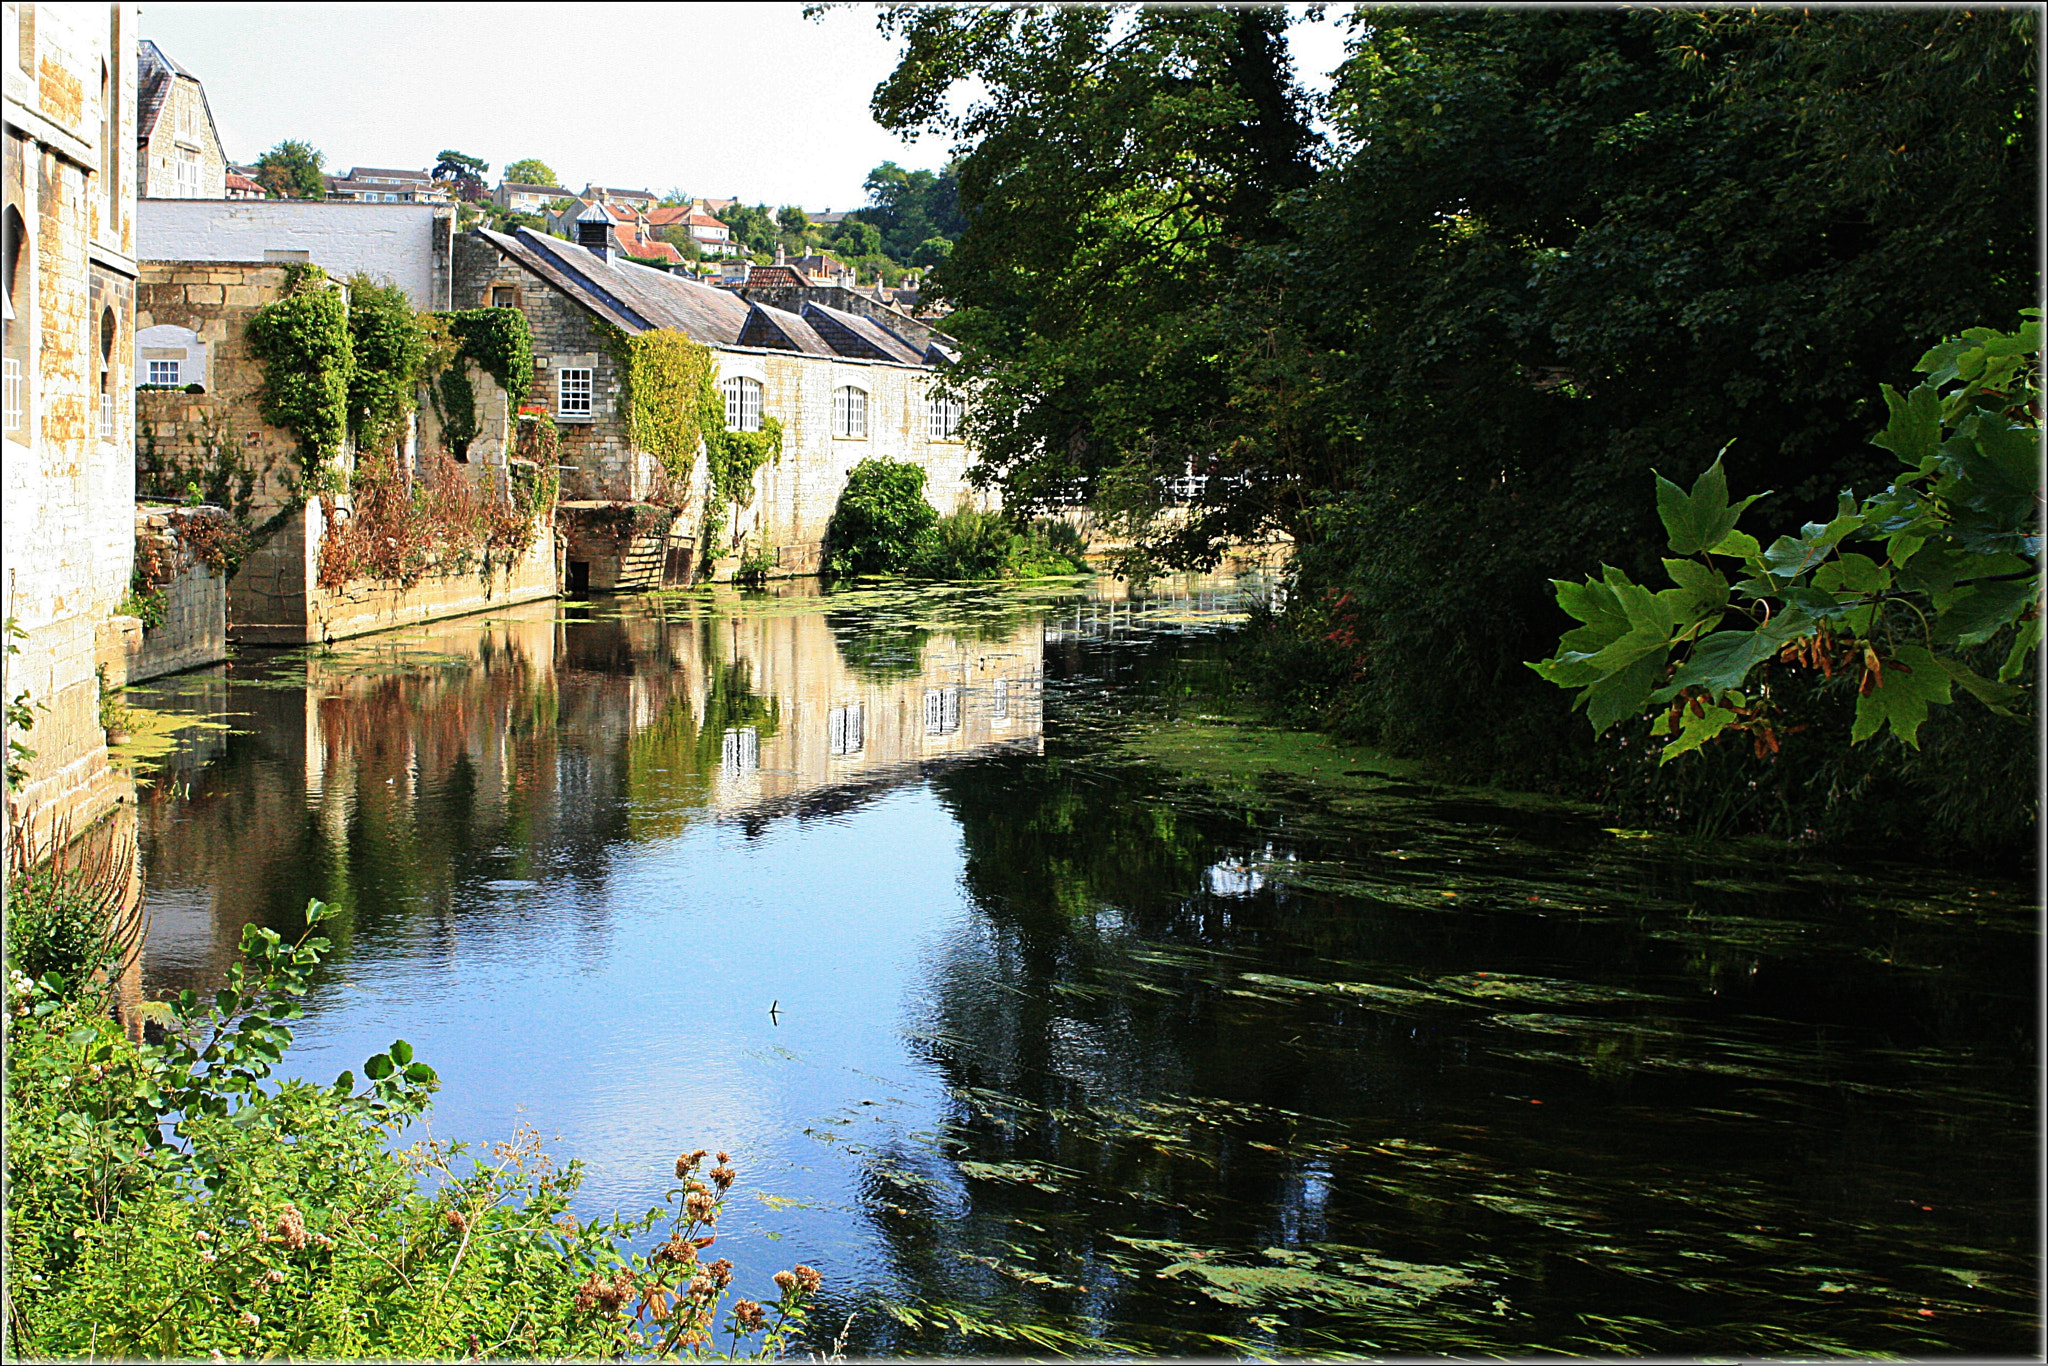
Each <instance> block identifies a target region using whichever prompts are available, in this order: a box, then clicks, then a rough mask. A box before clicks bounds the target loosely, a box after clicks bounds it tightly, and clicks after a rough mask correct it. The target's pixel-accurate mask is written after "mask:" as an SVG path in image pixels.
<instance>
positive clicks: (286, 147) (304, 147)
mask: <svg viewBox="0 0 2048 1366" xmlns="http://www.w3.org/2000/svg"><path fill="white" fill-rule="evenodd" d="M322 160H323V158H322V156H321V154H320V149H319V148H317V147H315V146H314V145H313V144H312V143H310V142H298V141H296V140H294V139H291V138H286V139H285V140H284V141H282V142H280V143H278V144H277V146H275V147H273V148H271V149H270V150H269V151H267V152H265V153H264V154H263V155H262V156H260V157H258V158H256V181H257V183H258V184H260V185H261V186H263V188H264V190H266V191H267V192H268V193H269V194H270V197H271V198H273V199H325V198H326V197H327V182H326V181H325V180H323V179H322V178H321V176H320V165H321V162H322Z"/></svg>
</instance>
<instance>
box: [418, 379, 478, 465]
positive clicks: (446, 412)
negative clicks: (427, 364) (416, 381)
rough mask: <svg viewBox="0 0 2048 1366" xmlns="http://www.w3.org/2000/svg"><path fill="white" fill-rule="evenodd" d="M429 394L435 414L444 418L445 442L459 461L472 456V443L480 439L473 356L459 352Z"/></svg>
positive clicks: (443, 438)
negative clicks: (472, 380) (472, 377)
mask: <svg viewBox="0 0 2048 1366" xmlns="http://www.w3.org/2000/svg"><path fill="white" fill-rule="evenodd" d="M427 397H428V399H429V401H431V402H432V403H433V405H434V415H435V416H436V417H438V418H440V419H441V444H442V445H444V446H446V447H447V448H448V452H449V454H451V455H453V456H454V457H455V458H456V459H457V460H467V459H469V443H470V442H472V441H474V440H476V434H477V431H478V430H479V427H480V424H479V423H478V422H477V420H476V386H475V385H473V384H471V383H470V382H469V358H468V357H467V356H463V355H459V354H458V355H457V356H456V357H455V358H454V359H453V360H451V361H449V362H448V368H447V369H445V370H443V371H442V372H441V373H440V374H439V375H438V376H437V377H435V378H434V379H433V380H432V381H430V382H429V383H428V385H427Z"/></svg>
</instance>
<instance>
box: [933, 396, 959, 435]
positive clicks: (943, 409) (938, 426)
mask: <svg viewBox="0 0 2048 1366" xmlns="http://www.w3.org/2000/svg"><path fill="white" fill-rule="evenodd" d="M924 414H925V432H926V434H927V435H929V436H930V437H931V439H932V440H934V441H958V440H959V439H960V400H959V399H957V398H944V397H941V396H940V395H938V394H933V395H932V396H931V397H930V398H927V399H926V400H925V401H924Z"/></svg>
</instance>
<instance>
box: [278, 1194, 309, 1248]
mask: <svg viewBox="0 0 2048 1366" xmlns="http://www.w3.org/2000/svg"><path fill="white" fill-rule="evenodd" d="M276 1236H277V1241H279V1242H280V1243H283V1244H284V1245H285V1246H286V1247H287V1248H290V1249H291V1250H292V1251H293V1252H298V1251H300V1250H302V1249H303V1248H304V1247H305V1246H306V1216H305V1215H303V1214H300V1213H299V1211H298V1207H297V1206H295V1205H286V1206H285V1207H284V1213H283V1214H280V1215H278V1216H277V1235H276Z"/></svg>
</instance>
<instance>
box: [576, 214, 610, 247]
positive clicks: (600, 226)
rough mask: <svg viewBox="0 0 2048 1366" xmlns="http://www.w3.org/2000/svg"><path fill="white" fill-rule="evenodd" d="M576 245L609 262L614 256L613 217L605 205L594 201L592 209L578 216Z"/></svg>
mask: <svg viewBox="0 0 2048 1366" xmlns="http://www.w3.org/2000/svg"><path fill="white" fill-rule="evenodd" d="M576 245H577V246H579V247H583V248H584V249H586V250H588V251H589V252H591V253H592V254H593V255H596V256H599V257H602V258H603V259H605V260H607V261H609V260H610V259H611V254H612V216H611V215H610V214H608V213H606V212H605V211H604V204H603V203H602V201H599V200H592V201H591V202H590V207H589V208H587V209H585V210H584V211H583V212H582V213H579V214H577V215H576Z"/></svg>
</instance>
